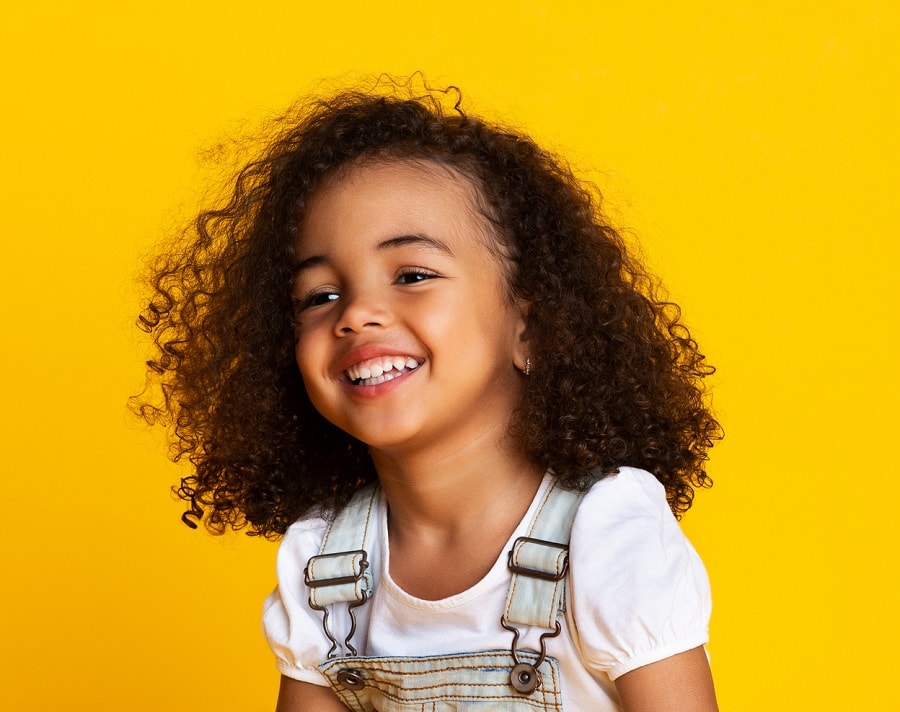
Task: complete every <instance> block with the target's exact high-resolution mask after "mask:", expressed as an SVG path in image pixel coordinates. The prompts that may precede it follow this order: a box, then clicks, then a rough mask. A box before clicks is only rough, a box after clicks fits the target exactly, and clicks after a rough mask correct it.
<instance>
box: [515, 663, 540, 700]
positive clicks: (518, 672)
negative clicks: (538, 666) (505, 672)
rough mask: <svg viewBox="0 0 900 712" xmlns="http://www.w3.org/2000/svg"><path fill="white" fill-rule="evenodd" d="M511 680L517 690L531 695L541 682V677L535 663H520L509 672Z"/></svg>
mask: <svg viewBox="0 0 900 712" xmlns="http://www.w3.org/2000/svg"><path fill="white" fill-rule="evenodd" d="M509 681H510V683H512V686H513V687H514V688H515V690H516V692H521V693H522V694H524V695H529V694H531V693H532V692H534V691H535V689H537V686H538V685H540V684H541V677H540V675H538V671H537V670H535V668H534V665H529V664H528V663H519V664H518V665H516V666H515V667H514V668H513V669H512V672H511V673H510V674H509Z"/></svg>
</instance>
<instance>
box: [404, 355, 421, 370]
mask: <svg viewBox="0 0 900 712" xmlns="http://www.w3.org/2000/svg"><path fill="white" fill-rule="evenodd" d="M418 365H419V362H418V361H416V360H415V359H414V358H412V357H410V358H408V359H406V367H407V368H415V367H416V366H418Z"/></svg>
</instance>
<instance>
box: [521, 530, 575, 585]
mask: <svg viewBox="0 0 900 712" xmlns="http://www.w3.org/2000/svg"><path fill="white" fill-rule="evenodd" d="M520 542H521V543H526V542H527V543H530V544H542V545H543V546H549V547H550V548H552V549H559V550H560V551H563V552H565V554H566V558H565V559H563V565H562V571H560V572H559V573H558V574H557V573H549V572H547V571H541V570H540V569H530V568H528V567H527V566H519V565H518V564H514V563H513V554H514V553H515V551H516V547H517V546H518V545H519V543H520ZM506 565H507V566H508V567H509V570H510V571H512V572H513V573H514V574H520V575H522V576H531V577H532V578H537V579H541V580H543V581H561V580H562V579H564V578H565V576H566V573H567V572H568V571H569V546H568V544H560V543H559V542H555V541H546V540H544V539H533V538H531V537H527V536H520V537H519V538H518V539H516V540H515V541H514V542H513V547H512V549H510V550H509V556H508V557H507V561H506Z"/></svg>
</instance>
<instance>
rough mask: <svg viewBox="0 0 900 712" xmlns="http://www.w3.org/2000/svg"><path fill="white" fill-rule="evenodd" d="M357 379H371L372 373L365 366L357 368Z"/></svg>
mask: <svg viewBox="0 0 900 712" xmlns="http://www.w3.org/2000/svg"><path fill="white" fill-rule="evenodd" d="M359 377H360V378H371V377H372V372H371V371H370V370H369V369H368V367H366V366H360V367H359Z"/></svg>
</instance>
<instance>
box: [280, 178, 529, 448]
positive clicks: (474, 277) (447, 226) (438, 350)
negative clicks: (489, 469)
mask: <svg viewBox="0 0 900 712" xmlns="http://www.w3.org/2000/svg"><path fill="white" fill-rule="evenodd" d="M472 191H473V188H472V186H471V184H470V183H469V182H468V181H467V180H466V179H465V178H463V177H461V176H460V175H458V174H456V173H455V172H452V171H450V170H448V169H445V168H442V167H440V166H436V165H430V164H422V163H413V162H396V161H395V162H390V163H378V164H372V165H363V166H360V167H357V168H354V169H353V170H352V171H351V172H350V173H348V174H346V175H344V176H341V177H339V178H337V179H334V180H332V181H330V182H327V183H326V184H325V185H324V186H323V187H322V188H320V189H318V190H317V191H316V193H315V194H314V195H313V196H312V198H311V200H310V202H309V205H308V208H307V211H306V214H305V216H304V219H303V222H302V224H301V226H300V228H301V229H300V237H299V241H298V245H297V258H298V263H299V265H300V268H299V270H298V274H297V277H296V280H295V283H294V290H293V297H294V301H295V304H296V307H295V309H296V321H297V327H296V336H297V347H296V357H297V364H298V366H299V367H300V372H301V374H302V375H303V381H304V384H305V385H306V390H307V392H308V393H309V396H310V399H311V400H312V402H313V404H314V405H315V407H316V408H317V409H318V410H319V412H320V413H322V415H323V416H325V417H326V418H327V419H328V420H330V421H331V422H332V423H334V424H335V425H337V426H338V427H340V428H341V429H343V430H345V431H346V432H348V433H350V434H351V435H353V436H354V437H356V438H358V439H359V440H362V441H363V442H365V443H367V444H368V445H369V446H370V447H371V448H373V449H376V450H378V449H380V450H383V451H384V452H385V453H394V454H402V453H404V452H408V453H412V452H416V451H420V452H421V451H424V450H426V449H431V450H435V449H437V450H438V451H441V450H443V451H444V452H455V451H456V450H458V449H459V448H460V447H463V446H465V445H466V444H469V443H473V442H482V443H483V442H485V441H484V438H485V437H488V438H494V439H496V440H499V439H501V438H503V437H505V433H506V430H507V426H508V422H509V418H510V415H511V412H512V410H513V408H514V407H515V406H516V405H517V403H518V401H519V397H520V395H521V388H522V375H521V374H520V373H519V371H518V370H517V367H518V368H522V367H523V366H524V363H525V348H524V347H525V342H524V336H523V335H524V328H525V326H524V320H523V318H522V314H521V310H520V309H519V307H518V306H516V305H514V304H512V303H511V302H510V299H509V297H508V289H507V285H506V283H505V278H504V270H503V267H502V264H501V258H499V257H498V256H497V255H496V254H494V253H493V252H492V251H491V250H489V249H488V247H487V241H489V240H493V239H496V238H495V237H494V234H493V232H492V228H491V226H490V224H489V222H488V221H487V220H486V219H485V218H484V217H483V216H482V215H480V214H479V213H478V212H477V211H476V210H475V208H474V207H473V194H472Z"/></svg>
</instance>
